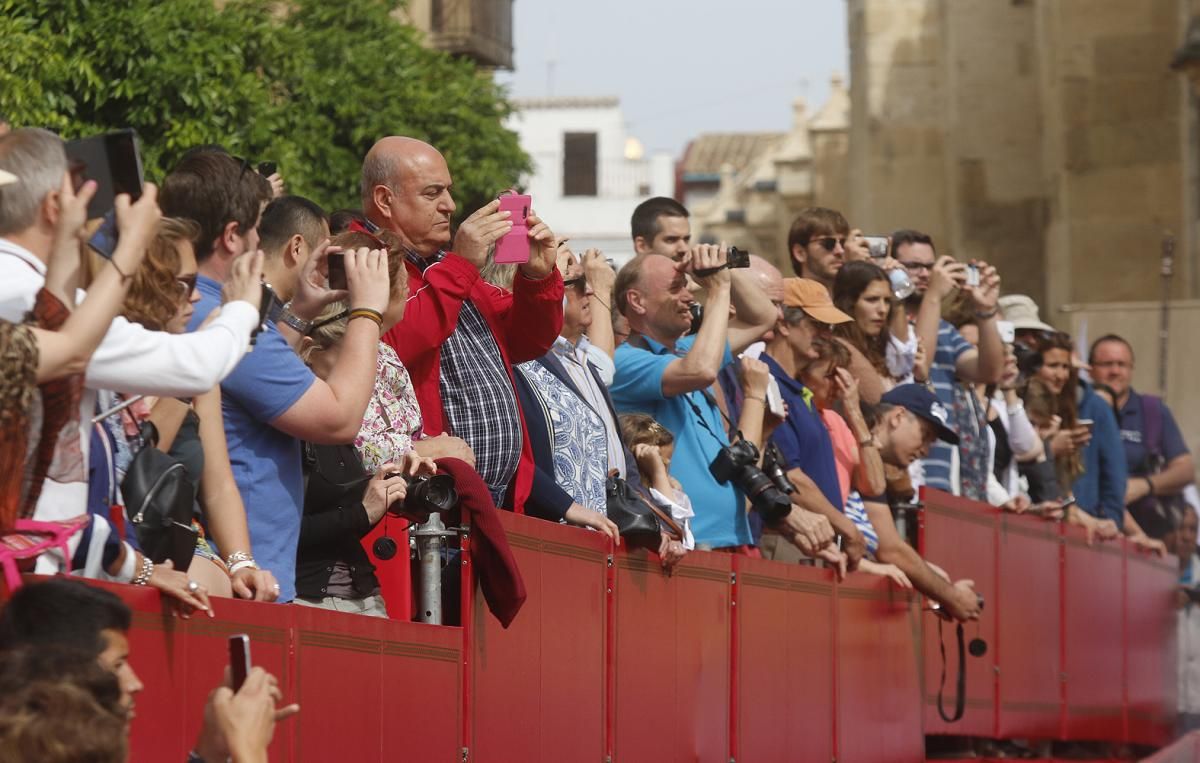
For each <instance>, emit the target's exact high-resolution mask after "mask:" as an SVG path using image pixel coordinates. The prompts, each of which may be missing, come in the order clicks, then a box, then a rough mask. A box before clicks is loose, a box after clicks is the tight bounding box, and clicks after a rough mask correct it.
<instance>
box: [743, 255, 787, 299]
mask: <svg viewBox="0 0 1200 763" xmlns="http://www.w3.org/2000/svg"><path fill="white" fill-rule="evenodd" d="M750 275H752V276H754V283H755V284H757V285H758V287H759V288H760V289H762V290H763V293H764V294H766V295H767V298H768V299H770V300H771V301H772V302H782V301H783V273H780V272H779V268H777V267H775V266H774V265H772V264H771V263H770V262H767V261H766V260H765V259H763V258H762V257H759V256H758V255H757V254H752V255H750Z"/></svg>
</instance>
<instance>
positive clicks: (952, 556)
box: [918, 491, 999, 737]
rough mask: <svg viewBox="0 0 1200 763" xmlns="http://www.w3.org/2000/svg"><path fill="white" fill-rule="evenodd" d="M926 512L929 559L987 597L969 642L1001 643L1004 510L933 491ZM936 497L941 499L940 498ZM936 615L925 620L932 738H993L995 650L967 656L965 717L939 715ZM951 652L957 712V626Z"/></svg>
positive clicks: (947, 636)
mask: <svg viewBox="0 0 1200 763" xmlns="http://www.w3.org/2000/svg"><path fill="white" fill-rule="evenodd" d="M927 492H928V495H927V496H926V498H925V511H924V512H922V518H921V521H920V523H919V524H918V528H919V536H918V537H919V542H920V545H921V547H922V548H923V549H924V550H923V551H922V554H923V555H924V557H925V558H926V559H928V560H929V561H931V562H933V563H934V564H937V565H939V566H941V567H942V568H943V569H945V570H946V571H947V572H948V573H949V574H950V575H951V577H952V578H953V579H954V580H961V579H963V578H966V579H968V580H973V581H975V591H976V592H977V593H979V594H981V595H982V596H983V599H984V609H983V615H982V616H981V617H980V619H979V622H978V623H971V624H968V625H967V626H966V629H965V630H966V632H965V634H964V637H965V638H975V637H979V638H982V639H983V640H985V641H987V643H988V645H989V647H990V646H992V645H994V644H995V643H996V624H997V622H998V619H999V618H998V617H997V615H996V612H997V606H996V605H997V603H998V599H999V597H998V595H997V594H998V593H999V587H998V585H997V575H996V543H997V539H998V537H999V525H998V523H999V512H997V511H995V510H994V509H991V508H989V507H986V506H981V505H980V504H978V503H975V502H973V501H968V500H965V499H963V498H956V497H954V496H950V495H945V494H942V493H936V492H935V491H927ZM935 496H936V498H935ZM939 622H940V621H939V620H938V619H937V618H935V617H933V616H932V615H924V616H922V618H921V627H922V630H923V633H924V638H923V643H924V650H923V656H924V673H923V676H924V699H925V731H926V733H929V734H955V735H963V736H983V737H989V736H993V730H994V729H995V727H996V671H995V664H994V660H995V652H994V651H993V650H991V649H989V652H988V654H987V655H985V656H984V657H982V658H979V657H971V656H968V657H967V699H966V703H965V708H966V709H965V710H964V712H963V717H962V719H961V720H959V721H958V722H957V723H954V724H948V723H946V722H945V721H943V720H942V718H941V716H940V715H939V714H938V712H937V693H938V686H939V684H940V679H941V673H942V658H941V655H940V653H939V648H940V645H941V643H942V639H939V636H938V633H939V629H938V623H939ZM941 631H942V633H943V635H944V641H945V648H946V662H947V676H946V690H945V696H944V699H945V705H946V708H947V710H948V711H949V710H951V709H952V708H953V704H952V703H953V701H954V698H955V691H956V685H955V680H954V679H955V678H956V677H957V675H958V674H957V671H958V664H957V651H956V649H957V641H956V640H955V636H954V628H953V627H952V626H951V627H944V626H943V627H942V628H941Z"/></svg>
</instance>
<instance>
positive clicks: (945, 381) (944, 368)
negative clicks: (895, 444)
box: [923, 321, 975, 493]
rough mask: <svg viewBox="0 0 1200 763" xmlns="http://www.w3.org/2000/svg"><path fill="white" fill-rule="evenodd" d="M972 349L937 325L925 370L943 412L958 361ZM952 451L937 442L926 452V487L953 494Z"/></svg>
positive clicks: (947, 325)
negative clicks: (934, 345)
mask: <svg viewBox="0 0 1200 763" xmlns="http://www.w3.org/2000/svg"><path fill="white" fill-rule="evenodd" d="M973 349H975V348H974V347H973V346H972V345H971V343H970V342H968V341H967V340H966V339H963V337H962V334H960V333H958V329H956V328H954V326H952V325H950V323H949V322H947V321H942V322H941V323H940V324H938V341H937V352H935V353H934V355H933V363H932V364H931V365H930V367H929V381H930V382H931V383H932V384H933V393H934V394H935V395H937V399H938V401H939V402H941V404H942V405H944V406H946V409H947V410H950V409H951V408H952V407H953V406H954V396H955V389H956V387H958V372H957V370H956V369H957V367H958V360H959V358H961V357H962V356H963V355H964V354H966V353H967V352H968V351H970V350H973ZM953 451H954V446H953V445H948V444H946V443H944V442H942V441H941V440H938V441H937V442H935V443H934V444H933V447H931V448H930V449H929V457H928V458H926V459H925V460H924V462H923V464H924V472H925V484H926V485H928V486H929V487H932V488H936V489H937V490H944V491H946V492H947V493H949V492H952V491H953V486H952V484H951V479H950V471H951V469H950V466H951V461H952V460H953Z"/></svg>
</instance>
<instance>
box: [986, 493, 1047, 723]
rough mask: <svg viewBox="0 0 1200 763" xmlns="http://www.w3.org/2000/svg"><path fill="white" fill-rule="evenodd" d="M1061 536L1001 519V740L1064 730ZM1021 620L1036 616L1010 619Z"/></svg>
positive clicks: (1040, 522)
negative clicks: (1061, 653)
mask: <svg viewBox="0 0 1200 763" xmlns="http://www.w3.org/2000/svg"><path fill="white" fill-rule="evenodd" d="M1060 529H1061V526H1060V525H1059V524H1058V523H1057V522H1047V521H1046V520H1044V519H1039V518H1037V517H1027V516H1017V515H1015V514H1003V515H1002V516H1001V517H1000V541H999V543H998V544H997V555H996V560H997V569H998V573H997V576H996V579H997V585H998V586H999V589H1000V592H999V596H998V598H997V600H996V602H995V605H994V607H993V611H994V612H995V613H996V623H997V628H996V630H997V635H996V641H995V643H993V644H992V645H991V646H992V656H993V658H994V661H995V664H996V665H998V666H999V670H998V672H997V681H998V683H999V698H1000V700H999V711H998V713H997V718H998V720H997V728H996V733H995V736H997V737H1001V738H1018V739H1026V738H1032V739H1053V738H1055V737H1057V736H1058V732H1059V727H1060V725H1061V723H1062V712H1063V681H1062V662H1061V656H1060V650H1059V634H1060V632H1061V628H1062V607H1061V597H1062V549H1061V546H1062V542H1061V534H1060ZM989 606H991V603H990V602H989ZM1015 612H1026V613H1028V614H1026V615H1024V616H1018V617H1014V616H1009V613H1015Z"/></svg>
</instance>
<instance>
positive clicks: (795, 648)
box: [729, 557, 839, 763]
mask: <svg viewBox="0 0 1200 763" xmlns="http://www.w3.org/2000/svg"><path fill="white" fill-rule="evenodd" d="M734 562H735V565H734V566H735V572H736V574H737V606H736V607H735V619H736V622H737V631H738V645H737V650H736V652H735V660H736V663H737V670H736V676H737V677H736V681H735V685H734V691H735V693H736V694H735V696H736V707H737V712H736V714H735V715H734V730H735V732H736V733H735V736H736V746H735V748H734V752H733V754H732V755H730V756H729V757H730V758H733V759H735V760H749V761H780V762H781V763H783V762H785V761H793V760H795V759H796V751H797V750H804V753H805V756H806V758H807V759H809V760H835V759H836V758H837V756H836V751H835V749H834V735H835V734H836V731H837V726H836V713H835V712H834V708H835V707H836V704H835V703H836V700H837V694H836V692H835V691H834V676H835V674H836V670H835V667H834V663H835V662H836V661H837V660H838V659H839V655H838V652H837V650H836V649H835V648H834V634H833V624H834V598H833V597H834V586H835V584H834V582H833V572H832V571H829V570H819V569H816V568H814V567H801V566H799V565H785V564H776V563H774V562H768V561H764V560H762V559H750V558H746V557H737V558H736V559H735V560H734Z"/></svg>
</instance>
